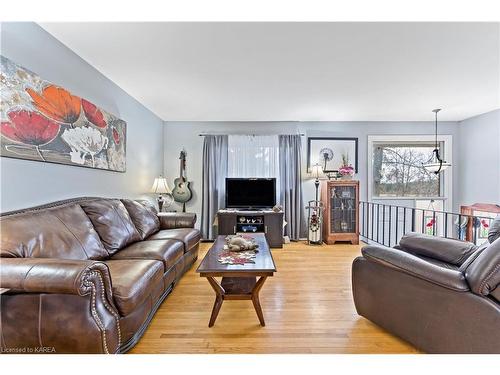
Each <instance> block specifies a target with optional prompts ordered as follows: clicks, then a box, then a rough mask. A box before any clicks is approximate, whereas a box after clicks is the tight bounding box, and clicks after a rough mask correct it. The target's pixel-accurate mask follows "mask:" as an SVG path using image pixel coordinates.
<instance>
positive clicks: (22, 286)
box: [0, 198, 200, 353]
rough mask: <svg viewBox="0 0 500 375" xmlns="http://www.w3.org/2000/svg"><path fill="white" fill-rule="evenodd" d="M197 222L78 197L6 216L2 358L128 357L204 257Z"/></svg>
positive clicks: (1, 220) (0, 269)
mask: <svg viewBox="0 0 500 375" xmlns="http://www.w3.org/2000/svg"><path fill="white" fill-rule="evenodd" d="M195 221H196V216H195V215H194V214H186V213H161V214H158V213H157V212H156V210H155V208H154V207H153V206H152V205H150V204H149V203H148V202H146V201H133V200H129V199H121V200H119V199H105V198H77V199H71V200H65V201H59V202H54V203H51V204H47V205H44V206H39V207H34V208H29V209H24V210H20V211H14V212H8V213H4V214H2V215H1V216H0V227H1V239H0V244H1V245H0V246H1V248H0V256H1V258H0V288H7V289H8V291H7V292H6V293H2V294H1V295H0V314H1V315H0V333H1V336H0V337H1V342H0V345H1V351H2V352H4V353H32V352H50V353H54V352H55V353H123V352H126V351H127V350H129V349H130V348H132V347H133V346H134V345H135V344H136V343H137V341H138V340H139V339H140V337H141V336H142V334H143V333H144V331H145V329H146V328H147V326H148V324H149V322H150V321H151V319H152V317H153V315H154V314H155V312H156V310H157V309H158V308H159V306H160V305H161V303H162V301H163V300H164V299H165V298H166V297H167V295H168V294H169V293H170V292H171V291H172V289H173V287H174V286H175V284H176V283H177V282H178V281H179V279H180V278H181V276H182V275H183V274H184V273H185V272H186V271H187V270H188V269H189V268H190V267H191V265H192V264H193V263H194V262H195V260H196V259H197V257H198V246H199V242H200V232H199V231H198V230H196V229H194V228H193V227H194V224H195Z"/></svg>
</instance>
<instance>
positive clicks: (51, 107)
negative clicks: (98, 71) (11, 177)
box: [0, 55, 127, 172]
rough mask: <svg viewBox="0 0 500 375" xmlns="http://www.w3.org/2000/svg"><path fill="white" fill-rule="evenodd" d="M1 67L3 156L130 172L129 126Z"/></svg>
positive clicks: (31, 76)
mask: <svg viewBox="0 0 500 375" xmlns="http://www.w3.org/2000/svg"><path fill="white" fill-rule="evenodd" d="M0 66H1V72H2V74H1V75H0V78H1V80H0V91H1V101H0V118H1V125H0V156H3V157H9V158H16V159H26V160H34V161H41V162H47V163H58V164H67V165H73V166H77V167H87V168H96V169H105V170H109V171H117V172H125V170H126V130H127V123H126V122H125V121H123V120H120V119H119V118H118V117H116V116H114V115H112V114H111V113H108V112H106V111H104V110H103V109H101V108H99V107H97V106H96V105H95V104H93V103H91V102H89V101H88V100H85V99H84V98H81V97H79V96H77V95H74V94H73V93H71V92H69V91H68V90H66V89H64V88H63V87H60V86H57V85H55V84H53V83H51V82H48V81H46V80H44V79H42V78H40V77H39V76H38V75H37V74H35V73H33V72H31V71H29V70H28V69H26V68H23V67H22V66H20V65H18V64H16V63H15V62H13V61H11V60H9V59H8V58H6V57H4V56H1V55H0Z"/></svg>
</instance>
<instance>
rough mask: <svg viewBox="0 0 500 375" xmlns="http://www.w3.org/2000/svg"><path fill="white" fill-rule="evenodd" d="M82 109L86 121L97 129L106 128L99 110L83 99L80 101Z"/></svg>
mask: <svg viewBox="0 0 500 375" xmlns="http://www.w3.org/2000/svg"><path fill="white" fill-rule="evenodd" d="M82 107H83V112H85V117H87V120H89V121H90V122H91V123H92V124H94V125H95V126H97V127H98V128H105V127H106V126H108V124H106V120H105V119H104V115H103V114H102V112H101V110H100V109H99V108H97V107H96V106H95V105H94V104H92V103H91V102H89V101H87V100H85V99H82Z"/></svg>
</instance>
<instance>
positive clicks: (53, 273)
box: [0, 258, 112, 301]
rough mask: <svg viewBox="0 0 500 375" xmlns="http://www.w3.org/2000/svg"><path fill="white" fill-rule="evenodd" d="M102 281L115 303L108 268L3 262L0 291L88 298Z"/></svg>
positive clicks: (89, 263)
mask: <svg viewBox="0 0 500 375" xmlns="http://www.w3.org/2000/svg"><path fill="white" fill-rule="evenodd" d="M96 279H98V280H99V282H100V284H102V285H103V287H104V289H105V293H106V294H107V296H108V297H109V300H110V301H112V294H111V279H110V276H109V270H108V267H107V266H106V265H105V264H104V263H102V262H97V261H91V260H70V259H51V258H0V288H8V289H11V291H14V292H25V293H60V294H76V295H80V296H84V295H87V294H88V293H89V292H90V291H91V289H92V283H94V282H97V280H96Z"/></svg>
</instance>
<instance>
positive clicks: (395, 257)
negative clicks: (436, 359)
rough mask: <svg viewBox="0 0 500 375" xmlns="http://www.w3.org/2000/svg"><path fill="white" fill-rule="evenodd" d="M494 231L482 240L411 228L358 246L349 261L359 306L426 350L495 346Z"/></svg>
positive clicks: (497, 279)
mask: <svg viewBox="0 0 500 375" xmlns="http://www.w3.org/2000/svg"><path fill="white" fill-rule="evenodd" d="M497 220H499V221H498V222H496V224H495V225H493V226H492V227H495V226H496V228H498V227H499V224H500V219H497ZM497 234H498V235H500V232H498V231H497ZM497 234H495V235H492V231H490V236H489V238H490V241H491V244H486V245H482V246H481V247H477V246H475V245H473V244H471V243H468V242H462V241H457V240H452V239H446V238H437V237H432V236H426V235H422V234H417V233H409V234H407V235H405V236H404V237H403V238H402V239H401V241H400V243H399V246H396V248H388V247H384V246H365V247H364V248H363V249H362V255H363V256H362V257H358V258H356V259H355V260H354V262H353V265H352V288H353V296H354V302H355V305H356V310H357V312H358V314H360V315H362V316H364V317H365V318H367V319H369V320H371V321H372V322H374V323H376V324H377V325H379V326H381V327H383V328H385V329H386V330H388V331H389V332H391V333H393V334H395V335H397V336H399V337H400V338H402V339H404V340H406V341H408V342H410V343H412V344H413V345H414V346H415V347H416V348H418V349H420V350H422V351H425V352H428V353H500V238H498V236H497Z"/></svg>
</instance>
